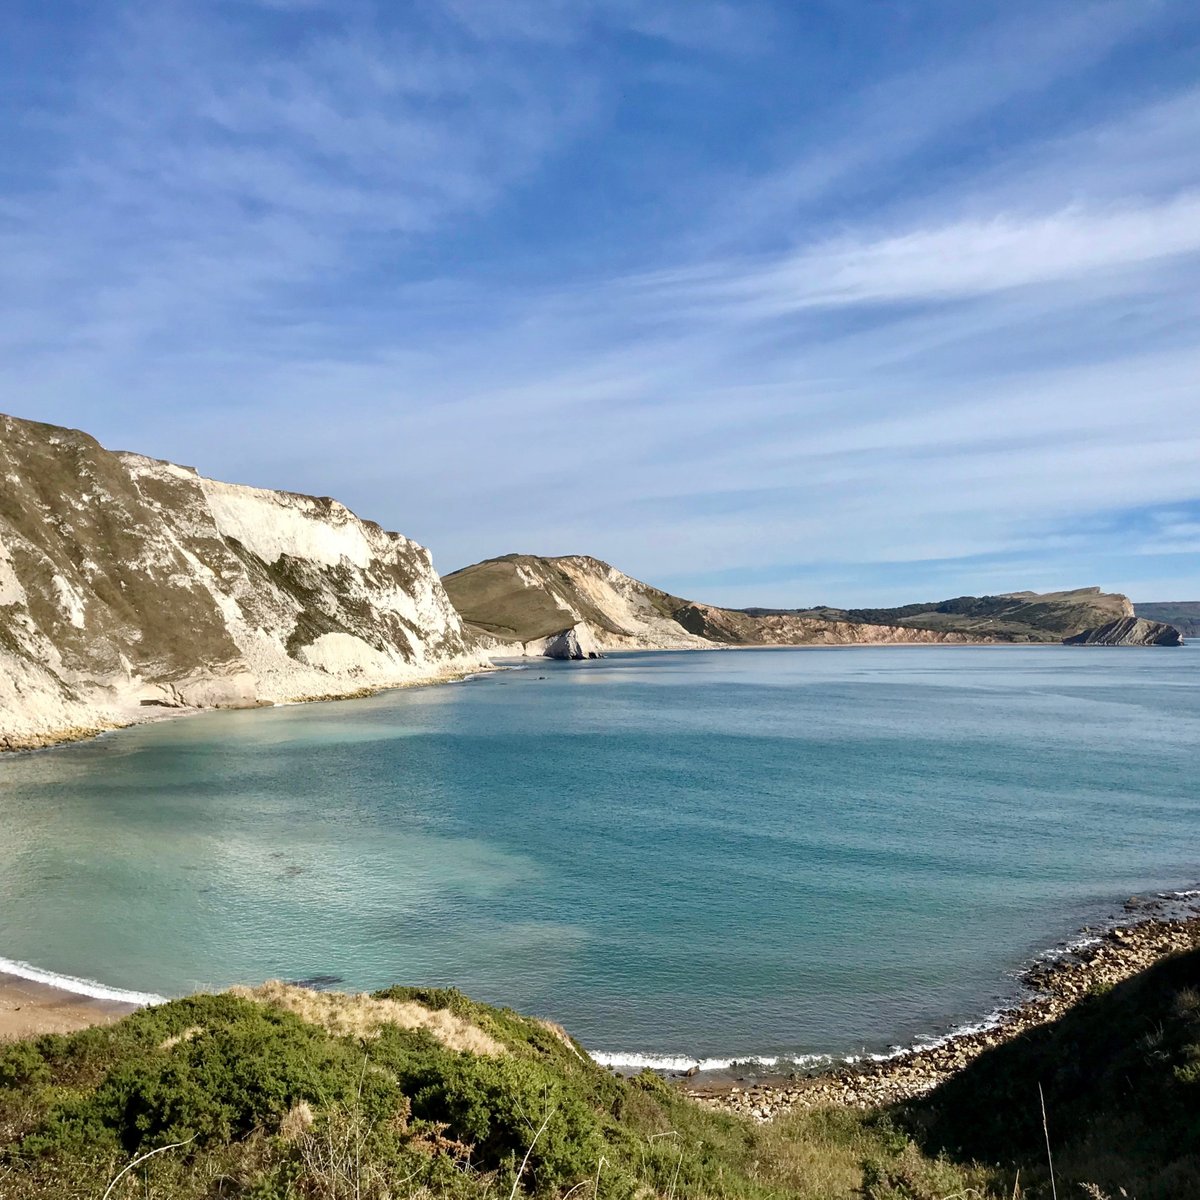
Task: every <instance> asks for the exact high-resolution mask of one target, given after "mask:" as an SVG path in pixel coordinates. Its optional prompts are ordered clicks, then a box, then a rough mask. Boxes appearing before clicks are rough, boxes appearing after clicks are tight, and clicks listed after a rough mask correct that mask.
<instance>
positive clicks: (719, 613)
mask: <svg viewBox="0 0 1200 1200" xmlns="http://www.w3.org/2000/svg"><path fill="white" fill-rule="evenodd" d="M443 582H444V583H445V585H446V591H447V592H448V593H449V596H450V599H451V600H452V601H453V602H454V604H455V607H457V609H458V611H459V612H460V613H461V614H462V616H463V619H464V621H466V623H467V625H468V627H469V628H470V629H472V630H473V631H474V632H476V633H477V634H478V635H479V636H480V638H481V639H483V640H484V641H485V642H486V644H487V645H488V646H489V647H490V648H491V649H493V650H494V651H497V652H499V653H509V654H527V655H536V654H544V653H546V646H547V645H548V644H550V643H552V642H553V641H554V639H556V638H558V637H560V636H561V635H563V634H565V633H566V632H567V631H569V630H576V631H580V630H586V631H587V632H588V633H590V634H591V637H592V639H593V641H594V643H595V649H596V650H597V651H598V652H599V651H611V650H626V649H628V650H701V649H713V648H714V647H719V646H808V645H817V646H819V645H827V646H841V645H883V644H889V643H905V644H934V645H936V644H949V645H954V644H958V645H963V644H977V643H981V642H984V643H988V642H1058V641H1060V640H1061V639H1062V638H1063V637H1064V636H1070V635H1073V634H1076V633H1079V632H1081V631H1083V630H1085V629H1090V628H1092V627H1094V626H1097V625H1101V624H1104V623H1106V622H1109V621H1113V620H1116V619H1129V620H1132V619H1133V607H1132V605H1131V604H1130V602H1129V600H1128V599H1127V598H1126V597H1124V596H1121V595H1116V594H1112V593H1105V592H1102V591H1101V590H1100V589H1099V588H1080V589H1078V590H1076V591H1069V592H1050V593H1046V594H1042V595H1039V594H1038V593H1036V592H1013V593H1009V594H1007V595H1004V596H961V597H959V598H958V599H956V600H945V601H941V602H940V603H930V604H913V605H908V606H906V607H904V608H896V609H851V610H846V609H834V608H812V609H763V608H751V609H728V608H718V607H716V606H715V605H711V604H703V603H700V602H699V601H694V600H685V599H683V597H681V596H673V595H671V594H670V593H669V592H664V591H662V590H660V589H659V588H655V587H651V586H650V585H649V584H645V583H642V582H640V581H639V580H637V579H633V578H631V577H630V576H628V575H625V574H622V572H620V571H618V570H617V569H616V568H615V567H612V566H609V564H608V563H606V562H601V561H600V560H599V559H596V558H588V557H586V556H583V555H571V556H568V557H565V558H538V557H536V556H534V555H529V554H509V555H505V556H504V557H503V558H492V559H488V560H487V561H485V562H481V563H476V564H475V565H474V566H471V567H465V568H464V569H463V570H461V571H455V572H454V573H453V574H451V575H447V576H446V578H445V579H444V581H443ZM1131 644H1132V643H1131Z"/></svg>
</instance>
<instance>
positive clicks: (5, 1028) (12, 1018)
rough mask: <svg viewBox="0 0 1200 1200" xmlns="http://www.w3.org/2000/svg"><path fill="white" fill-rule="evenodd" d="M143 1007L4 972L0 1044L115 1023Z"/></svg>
mask: <svg viewBox="0 0 1200 1200" xmlns="http://www.w3.org/2000/svg"><path fill="white" fill-rule="evenodd" d="M140 1007H142V1005H141V1004H139V1003H135V1002H133V1001H130V1000H117V999H112V998H106V997H101V996H89V995H86V994H84V993H82V992H76V991H71V990H70V989H68V988H65V987H60V986H58V985H55V984H50V983H44V982H41V981H40V980H37V979H29V978H26V977H25V976H24V975H14V974H10V973H8V972H5V971H0V1045H3V1044H4V1043H5V1042H9V1041H15V1040H18V1039H20V1038H28V1037H40V1036H41V1035H42V1034H45V1033H73V1032H75V1030H77V1029H86V1028H87V1027H88V1026H90V1025H111V1024H112V1023H113V1022H114V1021H119V1020H120V1019H121V1018H122V1017H125V1016H128V1015H129V1014H130V1013H131V1012H136V1011H137V1009H139V1008H140Z"/></svg>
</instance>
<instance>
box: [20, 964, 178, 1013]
mask: <svg viewBox="0 0 1200 1200" xmlns="http://www.w3.org/2000/svg"><path fill="white" fill-rule="evenodd" d="M0 974H4V975H16V976H18V977H19V978H21V979H28V980H30V981H31V982H32V983H44V984H46V985H47V987H54V988H59V989H61V990H62V991H64V992H73V993H74V994H75V995H76V996H91V997H92V999H94V1000H118V1001H120V1002H121V1003H123V1004H165V1003H166V1001H167V997H166V996H160V995H158V993H157V992H132V991H129V990H128V989H126V988H115V987H109V986H108V985H107V984H104V983H97V982H96V980H94V979H78V978H76V977H75V976H74V975H58V974H56V973H55V972H54V971H44V970H42V968H41V967H35V966H33V965H32V964H31V963H27V962H19V961H17V960H16V959H11V958H0Z"/></svg>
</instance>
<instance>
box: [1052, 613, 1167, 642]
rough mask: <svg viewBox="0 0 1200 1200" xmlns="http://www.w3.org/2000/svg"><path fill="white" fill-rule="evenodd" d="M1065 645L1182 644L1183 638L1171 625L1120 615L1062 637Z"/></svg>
mask: <svg viewBox="0 0 1200 1200" xmlns="http://www.w3.org/2000/svg"><path fill="white" fill-rule="evenodd" d="M1063 645H1065V646H1182V645H1183V638H1182V637H1181V636H1180V634H1179V630H1178V629H1176V628H1175V627H1174V626H1173V625H1164V624H1162V622H1161V621H1147V620H1146V619H1145V618H1144V617H1122V618H1121V619H1120V620H1119V621H1109V622H1108V624H1107V625H1101V626H1099V627H1098V628H1097V629H1085V630H1084V631H1083V632H1082V633H1077V634H1075V635H1073V636H1072V637H1065V638H1063Z"/></svg>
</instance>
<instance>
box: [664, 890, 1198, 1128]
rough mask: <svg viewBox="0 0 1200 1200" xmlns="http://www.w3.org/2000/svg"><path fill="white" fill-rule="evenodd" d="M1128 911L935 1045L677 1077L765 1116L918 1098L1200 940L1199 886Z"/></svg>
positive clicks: (685, 1088)
mask: <svg viewBox="0 0 1200 1200" xmlns="http://www.w3.org/2000/svg"><path fill="white" fill-rule="evenodd" d="M1124 907H1125V913H1126V918H1125V919H1117V920H1116V921H1115V922H1113V923H1111V924H1108V925H1107V926H1104V927H1101V928H1099V929H1097V928H1095V927H1088V928H1085V929H1083V930H1081V931H1080V935H1079V936H1078V937H1077V938H1075V939H1073V940H1072V941H1070V942H1066V943H1063V944H1060V945H1059V946H1056V947H1053V948H1052V949H1050V950H1048V951H1045V952H1043V953H1042V954H1041V955H1039V956H1038V957H1037V958H1035V959H1034V960H1033V961H1032V962H1031V963H1030V965H1029V966H1027V967H1026V968H1025V969H1024V970H1023V971H1022V972H1021V974H1020V976H1019V979H1020V984H1021V986H1022V988H1023V989H1024V990H1025V995H1024V996H1023V997H1021V998H1019V999H1017V1000H1014V1001H1013V1002H1012V1003H1010V1004H1008V1005H1006V1006H1004V1007H1003V1008H1000V1009H998V1010H996V1011H995V1012H993V1013H990V1014H988V1015H987V1016H984V1017H982V1018H980V1019H978V1020H976V1021H974V1022H970V1023H965V1024H963V1025H960V1026H959V1027H958V1028H957V1029H955V1030H952V1031H951V1032H949V1033H948V1034H946V1035H945V1036H943V1037H940V1038H937V1039H935V1040H932V1041H930V1042H929V1043H927V1044H917V1045H913V1046H908V1047H902V1048H899V1049H897V1050H895V1051H893V1052H890V1053H888V1054H878V1055H870V1056H858V1057H853V1058H844V1059H841V1060H839V1061H835V1062H832V1063H829V1064H827V1065H823V1066H819V1067H814V1068H811V1069H808V1070H802V1071H793V1072H791V1073H790V1074H787V1075H784V1074H780V1073H774V1074H772V1073H770V1072H767V1073H764V1074H762V1075H754V1074H752V1073H751V1072H749V1071H746V1072H744V1073H743V1074H741V1075H740V1076H737V1077H735V1076H732V1075H731V1074H730V1072H728V1071H720V1072H713V1073H712V1075H711V1076H710V1077H709V1078H708V1079H703V1078H700V1077H698V1075H699V1073H697V1074H693V1075H691V1076H688V1075H687V1074H686V1073H685V1074H684V1075H683V1076H682V1077H681V1076H680V1075H679V1074H678V1073H673V1082H674V1083H675V1084H676V1086H678V1087H679V1088H680V1090H681V1091H682V1092H684V1094H685V1095H688V1096H690V1097H691V1098H692V1099H694V1100H696V1101H697V1102H698V1103H700V1104H703V1105H705V1106H706V1107H709V1108H714V1109H719V1110H722V1111H725V1112H730V1113H735V1114H738V1115H740V1116H745V1117H749V1118H751V1119H752V1120H755V1121H759V1122H765V1121H770V1120H773V1119H774V1118H776V1117H780V1116H783V1115H785V1114H787V1113H789V1112H793V1111H800V1110H804V1109H810V1108H824V1107H838V1108H859V1109H866V1108H875V1107H878V1106H881V1105H889V1104H895V1103H899V1102H902V1101H905V1100H911V1099H915V1098H917V1097H919V1096H922V1095H924V1094H925V1093H926V1092H929V1091H931V1090H932V1089H933V1088H935V1087H936V1086H937V1085H938V1084H939V1083H941V1082H943V1081H944V1080H945V1079H948V1078H949V1077H950V1076H951V1075H954V1074H955V1073H956V1072H958V1071H959V1070H961V1069H962V1068H963V1067H965V1066H966V1065H967V1064H968V1063H970V1062H971V1061H973V1060H974V1059H975V1058H977V1057H979V1055H981V1054H983V1053H985V1052H986V1051H987V1050H990V1049H992V1048H993V1047H994V1046H999V1045H1002V1044H1004V1043H1005V1042H1009V1041H1012V1040H1014V1039H1015V1038H1017V1037H1019V1036H1020V1035H1021V1034H1023V1033H1024V1032H1025V1031H1026V1030H1029V1029H1033V1028H1036V1027H1037V1026H1039V1025H1044V1024H1046V1023H1048V1022H1050V1021H1053V1020H1055V1019H1056V1018H1058V1017H1060V1016H1061V1015H1062V1014H1063V1013H1065V1012H1066V1011H1067V1010H1068V1009H1070V1008H1072V1007H1073V1006H1074V1005H1075V1004H1076V1003H1078V1002H1079V1001H1080V1000H1082V999H1084V998H1085V997H1086V996H1088V995H1089V994H1091V993H1093V992H1094V991H1098V990H1107V989H1108V988H1110V987H1112V986H1114V985H1115V984H1118V983H1121V982H1122V981H1124V980H1126V979H1128V978H1130V977H1131V976H1133V975H1136V974H1137V973H1138V972H1140V971H1142V970H1145V969H1146V968H1147V967H1149V966H1151V965H1153V964H1154V963H1155V962H1158V961H1159V960H1160V959H1162V958H1165V957H1167V956H1168V955H1171V954H1175V953H1178V952H1180V951H1186V950H1192V949H1197V948H1200V892H1197V891H1186V892H1162V893H1158V894H1156V895H1154V896H1152V897H1149V898H1142V897H1131V898H1130V899H1129V900H1128V901H1126V902H1125V906H1124Z"/></svg>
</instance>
